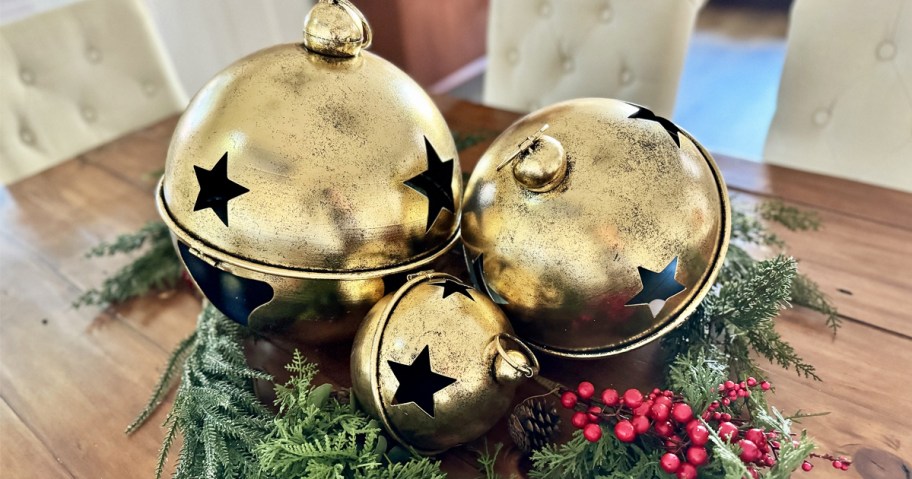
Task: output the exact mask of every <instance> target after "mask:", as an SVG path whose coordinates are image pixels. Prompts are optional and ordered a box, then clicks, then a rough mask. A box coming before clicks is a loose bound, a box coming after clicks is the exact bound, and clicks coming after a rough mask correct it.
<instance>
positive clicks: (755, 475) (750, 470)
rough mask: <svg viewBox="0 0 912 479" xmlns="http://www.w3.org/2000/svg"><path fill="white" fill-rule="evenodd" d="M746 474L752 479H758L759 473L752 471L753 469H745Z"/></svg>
mask: <svg viewBox="0 0 912 479" xmlns="http://www.w3.org/2000/svg"><path fill="white" fill-rule="evenodd" d="M747 472H749V473H750V475H751V477H752V478H753V479H760V473H759V472H757V470H756V469H754V468H753V467H749V468H747Z"/></svg>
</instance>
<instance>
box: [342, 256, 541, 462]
mask: <svg viewBox="0 0 912 479" xmlns="http://www.w3.org/2000/svg"><path fill="white" fill-rule="evenodd" d="M446 280H449V281H456V282H459V280H458V279H456V278H455V277H454V276H451V275H448V274H443V273H420V274H418V275H415V276H414V277H413V278H412V279H411V280H410V281H409V282H407V283H406V284H405V285H404V286H402V288H400V289H399V290H398V291H397V292H396V293H394V294H390V295H387V296H385V297H384V298H383V299H382V300H381V301H380V302H378V303H377V305H376V306H374V308H373V309H371V311H370V313H368V315H367V318H366V319H365V320H364V323H362V325H361V329H359V330H358V334H357V336H356V337H355V343H354V347H353V349H352V357H351V371H352V390H353V392H354V394H355V396H356V397H357V398H358V401H359V404H361V405H362V406H363V407H364V409H365V410H366V411H367V412H368V413H369V414H371V415H373V416H374V417H377V418H378V419H380V420H381V421H382V422H383V424H384V426H385V427H386V429H387V431H388V432H389V433H390V434H391V435H392V436H393V438H395V439H396V440H397V441H399V442H401V443H402V444H404V445H406V446H407V447H409V448H411V449H412V450H414V451H415V452H418V453H421V454H433V453H437V452H440V451H443V450H445V449H448V448H450V447H453V446H456V445H458V444H462V443H465V442H468V441H471V440H473V439H476V438H478V437H480V436H481V435H483V434H484V433H485V432H486V431H488V430H489V429H490V428H491V427H492V426H493V425H494V424H495V423H496V422H497V421H498V420H499V419H500V418H501V417H502V416H503V415H504V414H505V413H506V412H507V409H508V408H509V406H510V402H511V400H512V398H513V394H514V391H515V388H516V386H517V385H518V384H519V383H520V382H522V381H523V380H525V379H526V378H528V377H531V376H533V375H534V374H536V373H537V372H538V362H537V360H536V359H535V356H534V355H533V354H532V352H531V351H529V350H528V348H526V347H525V345H523V344H522V343H520V342H519V341H518V340H516V339H515V338H513V337H512V336H511V334H512V332H513V329H512V328H511V327H510V323H509V322H508V320H507V318H506V316H504V314H503V312H502V311H501V310H500V309H499V308H498V307H497V306H496V305H495V304H494V303H492V302H491V301H490V300H489V299H488V298H487V297H486V296H485V295H484V294H482V293H480V292H478V291H476V290H474V289H471V287H469V288H468V289H467V294H468V295H469V296H471V299H470V298H468V297H466V295H463V294H460V293H453V294H450V295H448V296H447V297H445V298H444V297H443V294H444V289H443V287H442V286H440V285H439V283H440V282H441V281H446ZM424 348H428V351H429V353H430V365H431V369H432V371H433V372H434V373H436V374H441V375H443V376H446V377H449V378H452V379H455V382H453V383H452V384H450V385H448V386H446V387H444V388H442V389H440V390H439V391H438V392H436V393H435V394H434V395H433V400H434V416H433V417H431V416H430V415H429V414H428V413H426V412H425V411H424V410H422V409H421V408H419V407H418V406H416V404H415V403H409V402H407V403H404V404H401V403H397V401H396V400H395V398H396V392H397V389H398V388H399V386H400V382H399V380H398V379H397V376H396V375H395V374H394V372H393V370H392V369H391V366H390V365H389V362H390V361H393V362H396V363H402V364H409V363H412V362H413V361H414V360H415V358H416V357H417V356H418V355H419V354H421V352H422V351H423V350H424Z"/></svg>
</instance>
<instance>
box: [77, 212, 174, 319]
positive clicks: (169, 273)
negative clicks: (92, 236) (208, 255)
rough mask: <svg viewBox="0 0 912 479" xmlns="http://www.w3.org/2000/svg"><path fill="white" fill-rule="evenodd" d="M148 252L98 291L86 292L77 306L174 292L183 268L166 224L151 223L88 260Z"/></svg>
mask: <svg viewBox="0 0 912 479" xmlns="http://www.w3.org/2000/svg"><path fill="white" fill-rule="evenodd" d="M143 247H145V251H144V252H143V253H142V254H141V255H139V256H138V257H137V258H136V259H134V260H133V261H131V262H130V263H129V264H127V265H126V266H124V267H122V268H121V269H120V270H118V271H117V272H116V273H114V274H113V275H111V276H110V277H108V278H106V279H105V280H104V282H103V283H102V284H101V286H100V287H98V288H92V289H90V290H88V291H86V292H85V293H84V294H83V295H82V296H80V297H79V298H77V299H76V301H75V302H74V303H73V306H75V307H77V308H78V307H80V306H107V305H109V304H118V303H122V302H124V301H127V300H129V299H132V298H135V297H138V296H142V295H144V294H146V293H148V292H150V291H161V290H169V289H173V288H174V287H175V286H176V285H177V284H178V281H180V278H181V272H182V271H183V266H182V265H181V263H180V260H179V259H178V257H177V254H176V253H175V252H174V247H173V246H172V244H171V234H170V232H169V231H168V227H167V226H165V224H164V223H162V222H150V223H148V224H146V225H145V226H143V227H142V228H140V230H139V231H137V232H135V233H131V234H125V235H121V236H118V237H117V238H116V239H115V240H114V241H113V242H110V243H102V244H100V245H98V246H96V247H95V248H93V249H92V250H91V251H89V252H88V253H87V254H86V257H89V258H93V257H100V256H112V255H117V254H131V253H136V252H138V251H139V250H141V249H143Z"/></svg>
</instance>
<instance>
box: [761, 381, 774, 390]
mask: <svg viewBox="0 0 912 479" xmlns="http://www.w3.org/2000/svg"><path fill="white" fill-rule="evenodd" d="M771 387H772V385H770V383H769V381H763V382H762V383H760V389H762V390H764V391H769V390H770V388H771Z"/></svg>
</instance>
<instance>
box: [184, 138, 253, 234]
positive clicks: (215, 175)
mask: <svg viewBox="0 0 912 479" xmlns="http://www.w3.org/2000/svg"><path fill="white" fill-rule="evenodd" d="M193 169H194V170H195V171H196V181H197V183H199V187H200V191H199V194H198V195H197V197H196V203H195V204H194V205H193V211H200V210H204V209H206V208H211V209H212V211H213V212H214V213H215V214H216V216H218V217H219V219H220V220H222V223H225V226H228V202H229V201H231V200H232V199H234V198H237V197H238V196H241V195H243V194H244V193H247V192H248V191H250V190H248V189H247V188H244V187H243V186H241V185H239V184H237V183H235V182H233V181H231V180H229V179H228V152H225V154H224V155H222V158H221V159H220V160H219V161H218V163H216V164H215V166H213V167H212V169H211V170H207V169H205V168H202V167H199V166H196V165H194V166H193Z"/></svg>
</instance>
